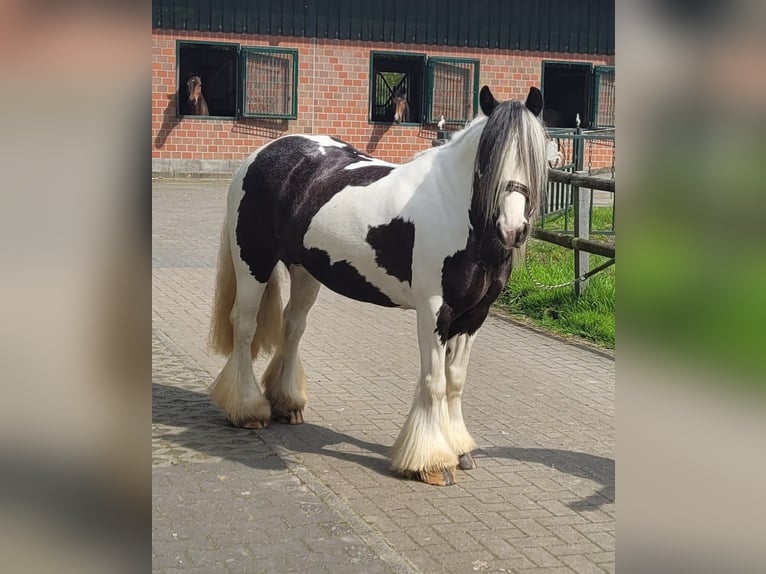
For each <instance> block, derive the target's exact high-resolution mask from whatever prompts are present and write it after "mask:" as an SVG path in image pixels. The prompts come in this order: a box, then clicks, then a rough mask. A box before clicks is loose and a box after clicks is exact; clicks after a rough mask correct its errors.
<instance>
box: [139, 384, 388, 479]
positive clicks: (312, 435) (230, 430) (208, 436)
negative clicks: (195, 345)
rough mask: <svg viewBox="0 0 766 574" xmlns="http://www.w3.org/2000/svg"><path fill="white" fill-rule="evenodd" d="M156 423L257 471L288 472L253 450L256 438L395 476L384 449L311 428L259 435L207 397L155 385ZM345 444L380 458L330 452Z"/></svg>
mask: <svg viewBox="0 0 766 574" xmlns="http://www.w3.org/2000/svg"><path fill="white" fill-rule="evenodd" d="M152 423H158V424H162V425H166V426H169V427H182V428H183V430H182V431H181V432H180V433H173V434H172V440H173V442H176V443H178V444H180V445H181V446H185V447H188V448H192V449H194V450H196V451H200V452H203V453H205V454H208V455H211V456H222V457H224V458H227V459H229V460H233V461H235V462H239V463H241V464H244V465H246V466H250V467H253V468H261V469H271V470H279V469H282V470H284V469H286V468H287V465H286V463H285V461H283V460H282V459H281V458H279V457H276V456H273V454H274V453H273V452H270V453H268V454H266V455H265V454H264V449H257V448H253V443H252V438H253V434H255V437H257V438H260V439H262V441H261V442H263V443H264V444H265V445H271V444H274V443H275V442H277V443H279V444H281V445H282V446H284V447H285V448H286V449H288V450H290V451H293V452H299V453H307V454H309V453H310V454H321V455H323V456H324V455H326V456H330V457H332V458H336V459H339V460H344V461H348V462H353V463H356V464H359V465H360V466H363V467H365V468H368V469H370V470H372V471H375V472H377V473H379V474H381V475H384V476H389V477H391V476H394V474H393V473H392V471H391V470H390V468H389V463H388V460H387V459H386V458H385V456H386V453H387V450H388V449H387V448H386V447H385V446H383V445H380V444H376V443H372V442H368V441H365V440H362V439H358V438H356V437H352V436H349V435H347V434H343V433H338V432H335V431H334V430H332V429H329V428H325V427H320V426H317V425H313V424H311V423H304V424H302V425H298V426H292V425H286V424H279V423H275V422H272V423H271V425H270V426H269V428H268V429H264V430H259V431H246V430H243V429H239V428H235V427H234V426H232V424H231V423H230V422H229V421H228V420H227V419H226V418H225V417H224V416H223V414H221V413H220V411H218V410H217V409H216V408H215V407H214V406H213V405H212V403H211V401H210V397H209V396H208V395H207V394H205V393H200V392H197V391H190V390H187V389H182V388H178V387H172V386H167V385H160V384H157V383H153V384H152ZM344 443H345V444H348V445H351V446H352V447H356V449H358V450H364V451H367V452H369V453H373V454H376V455H378V456H368V455H364V454H359V453H356V452H343V451H338V450H336V449H331V448H327V447H329V446H332V445H341V444H344Z"/></svg>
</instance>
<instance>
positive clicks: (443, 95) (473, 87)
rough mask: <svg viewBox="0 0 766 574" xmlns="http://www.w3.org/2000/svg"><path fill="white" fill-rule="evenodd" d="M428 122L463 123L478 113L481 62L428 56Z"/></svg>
mask: <svg viewBox="0 0 766 574" xmlns="http://www.w3.org/2000/svg"><path fill="white" fill-rule="evenodd" d="M427 93H428V101H427V103H426V114H425V121H426V123H432V124H433V123H438V122H439V121H440V120H441V118H442V117H443V118H444V121H445V123H448V124H464V123H465V122H467V121H468V120H470V119H472V118H473V117H474V116H475V115H476V114H477V113H478V99H479V61H478V60H465V59H459V58H429V59H428V92H427Z"/></svg>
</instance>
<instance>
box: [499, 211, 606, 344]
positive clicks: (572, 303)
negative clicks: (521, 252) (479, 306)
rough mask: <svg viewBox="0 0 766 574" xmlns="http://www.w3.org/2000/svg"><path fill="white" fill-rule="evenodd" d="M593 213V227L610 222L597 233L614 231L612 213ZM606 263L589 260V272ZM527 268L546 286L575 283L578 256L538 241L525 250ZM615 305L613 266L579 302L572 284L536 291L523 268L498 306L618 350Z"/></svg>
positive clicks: (550, 221) (548, 221)
mask: <svg viewBox="0 0 766 574" xmlns="http://www.w3.org/2000/svg"><path fill="white" fill-rule="evenodd" d="M594 211H595V212H596V213H598V212H600V213H599V218H600V219H598V220H597V219H596V213H594V222H601V221H602V220H603V221H604V222H606V221H608V222H609V224H608V225H604V226H603V227H599V229H607V228H611V211H612V210H611V208H598V209H597V210H594ZM605 212H608V213H605ZM607 217H608V219H607ZM556 218H560V219H561V222H562V225H563V215H562V216H556ZM554 224H555V218H546V222H545V227H546V229H555V227H553V225H554ZM594 229H596V227H595V225H594ZM604 261H606V258H605V257H600V256H598V255H591V256H590V265H591V269H593V268H595V267H597V266H599V265H601V264H602V263H603V262H604ZM527 265H528V266H529V272H530V273H531V274H532V276H533V277H534V278H535V279H537V280H538V281H539V282H541V283H544V284H548V285H555V284H558V283H564V282H566V281H571V280H572V279H573V278H574V252H573V251H572V250H571V249H566V248H563V247H559V246H557V245H553V244H551V243H546V242H543V241H539V240H537V239H530V240H529V243H528V245H527ZM614 300H615V267H614V265H613V266H611V267H609V268H608V269H606V270H604V271H601V272H599V273H597V274H596V275H594V276H593V277H591V278H590V281H589V285H588V290H587V291H586V292H585V294H584V295H583V296H581V297H577V296H575V292H574V287H573V286H571V285H570V286H568V287H561V288H558V289H544V288H542V287H538V286H537V285H535V283H534V282H533V281H532V279H530V277H529V274H528V273H527V270H526V269H525V266H524V265H523V263H520V264H517V265H515V266H514V269H513V273H511V277H510V279H509V280H508V284H507V285H506V287H505V289H504V290H503V292H502V293H501V294H500V297H498V299H497V301H496V302H495V306H496V307H499V308H500V309H502V310H503V311H504V312H506V313H509V314H510V315H514V316H521V317H526V318H528V319H531V320H532V322H533V323H535V324H537V325H539V326H541V327H544V328H545V329H548V330H550V331H553V332H555V333H559V334H562V335H570V336H571V335H574V336H576V337H581V338H583V339H586V340H588V341H591V342H593V343H596V344H597V345H600V346H602V347H606V348H609V349H614Z"/></svg>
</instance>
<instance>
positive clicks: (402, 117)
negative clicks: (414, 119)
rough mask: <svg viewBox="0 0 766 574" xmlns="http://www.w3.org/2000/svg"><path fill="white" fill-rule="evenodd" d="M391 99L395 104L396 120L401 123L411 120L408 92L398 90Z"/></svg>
mask: <svg viewBox="0 0 766 574" xmlns="http://www.w3.org/2000/svg"><path fill="white" fill-rule="evenodd" d="M391 101H392V102H393V104H394V122H396V123H397V124H400V123H402V122H406V121H409V119H410V105H409V103H408V102H407V92H406V91H405V90H398V91H397V92H396V93H395V94H394V96H393V98H391Z"/></svg>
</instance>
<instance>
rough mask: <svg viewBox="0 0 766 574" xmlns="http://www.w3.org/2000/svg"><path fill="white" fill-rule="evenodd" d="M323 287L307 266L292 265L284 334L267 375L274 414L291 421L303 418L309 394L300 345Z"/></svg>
mask: <svg viewBox="0 0 766 574" xmlns="http://www.w3.org/2000/svg"><path fill="white" fill-rule="evenodd" d="M319 288H320V283H319V281H317V280H316V279H314V278H313V277H312V276H311V275H309V273H308V272H307V271H306V270H305V269H304V268H303V267H301V266H300V265H293V266H291V267H290V301H289V302H288V304H287V307H286V308H285V312H284V331H283V338H282V340H281V342H280V343H279V345H278V347H277V350H276V352H275V353H274V356H273V357H272V359H271V363H269V366H268V368H267V369H266V372H265V373H264V375H263V384H264V387H265V389H266V397H267V398H268V399H269V402H270V403H271V409H272V412H273V415H274V418H276V419H279V420H282V421H283V422H288V423H290V424H300V423H302V422H303V409H304V408H305V406H306V401H307V398H308V397H307V394H306V375H305V374H304V373H303V367H302V366H301V361H300V359H299V358H298V346H299V344H300V340H301V336H303V332H304V331H305V329H306V316H307V315H308V312H309V310H310V309H311V307H312V306H313V305H314V302H315V301H316V298H317V294H318V293H319Z"/></svg>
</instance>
